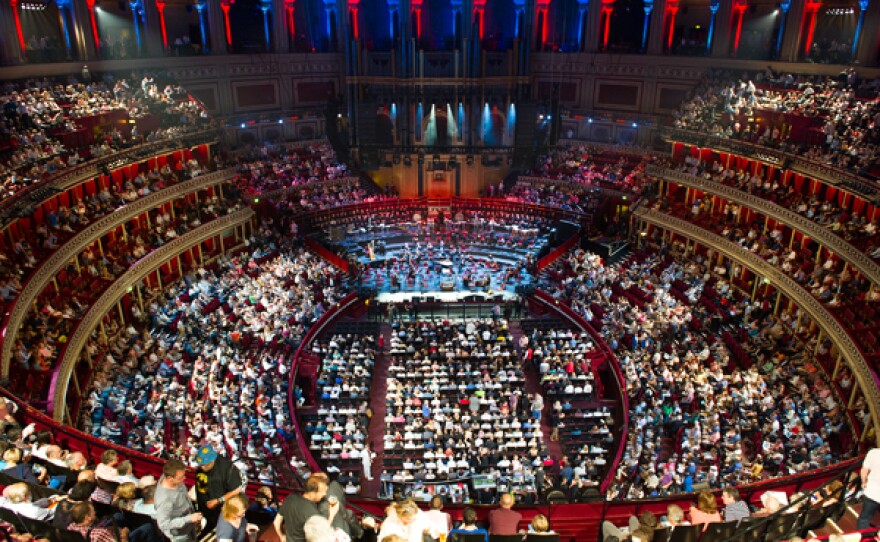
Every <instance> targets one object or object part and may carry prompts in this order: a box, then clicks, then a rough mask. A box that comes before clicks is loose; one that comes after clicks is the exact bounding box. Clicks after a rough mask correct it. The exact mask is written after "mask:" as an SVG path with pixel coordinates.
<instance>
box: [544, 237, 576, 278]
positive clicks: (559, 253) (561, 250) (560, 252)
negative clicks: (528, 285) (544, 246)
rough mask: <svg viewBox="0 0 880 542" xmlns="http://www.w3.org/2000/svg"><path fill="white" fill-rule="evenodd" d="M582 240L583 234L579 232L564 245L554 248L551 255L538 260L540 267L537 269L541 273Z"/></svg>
mask: <svg viewBox="0 0 880 542" xmlns="http://www.w3.org/2000/svg"><path fill="white" fill-rule="evenodd" d="M580 238H581V232H580V231H578V232H576V233H575V234H574V235H572V236H571V237H569V238H568V239H566V240H565V242H564V243H562V244H561V245H559V246H558V247H556V248H554V249H553V250H552V251H551V252H550V253H549V254H547V255H546V256H544V257H543V258H541V259H540V260H538V265H536V266H535V267H536V269H537V270H538V271H539V272H540V271H542V270H543V269H544V268H545V267H547V266H548V265H550V264H551V263H553V262H555V261H556V260H557V259H558V258H560V257H561V256H562V255H563V254H565V253H566V252H568V251H569V249H571V247H573V246H574V245H575V244H577V242H578V241H579V240H580Z"/></svg>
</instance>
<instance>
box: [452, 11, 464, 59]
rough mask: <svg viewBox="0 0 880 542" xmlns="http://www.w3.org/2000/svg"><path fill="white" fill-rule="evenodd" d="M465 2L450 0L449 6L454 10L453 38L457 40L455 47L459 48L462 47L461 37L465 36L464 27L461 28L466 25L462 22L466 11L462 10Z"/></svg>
mask: <svg viewBox="0 0 880 542" xmlns="http://www.w3.org/2000/svg"><path fill="white" fill-rule="evenodd" d="M462 6H463V2H462V0H450V2H449V8H450V11H452V39H453V40H455V48H456V49H458V48H460V47H461V43H459V41H458V40H459V39H461V38H463V37H464V35H465V34H464V29H463V28H461V27H462V26H464V25H463V24H462V23H463V22H464V11H463V10H462Z"/></svg>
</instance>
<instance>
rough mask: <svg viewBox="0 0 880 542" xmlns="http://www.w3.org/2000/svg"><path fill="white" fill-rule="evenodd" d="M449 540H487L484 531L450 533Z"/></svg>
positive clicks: (476, 541)
mask: <svg viewBox="0 0 880 542" xmlns="http://www.w3.org/2000/svg"><path fill="white" fill-rule="evenodd" d="M449 540H450V542H486V535H484V534H482V533H474V534H466V533H452V534H450V535H449Z"/></svg>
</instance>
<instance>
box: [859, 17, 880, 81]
mask: <svg viewBox="0 0 880 542" xmlns="http://www.w3.org/2000/svg"><path fill="white" fill-rule="evenodd" d="M859 7H861V6H859ZM878 51H880V9H877V5H876V4H875V5H874V9H871V10H868V11H866V12H865V21H864V24H863V26H862V32H861V35H860V36H859V42H858V47H857V48H856V51H855V53H854V57H853V63H855V64H858V65H860V66H876V65H877V52H878Z"/></svg>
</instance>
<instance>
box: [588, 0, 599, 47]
mask: <svg viewBox="0 0 880 542" xmlns="http://www.w3.org/2000/svg"><path fill="white" fill-rule="evenodd" d="M601 19H602V2H601V1H600V0H593V2H590V6H589V8H588V9H587V25H586V26H587V30H586V36H585V37H584V43H585V47H584V49H585V50H586V51H589V52H594V51H598V50H599V45H600V43H601V39H602V31H601V30H602V28H603V27H602V25H601V23H602V21H601Z"/></svg>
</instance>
